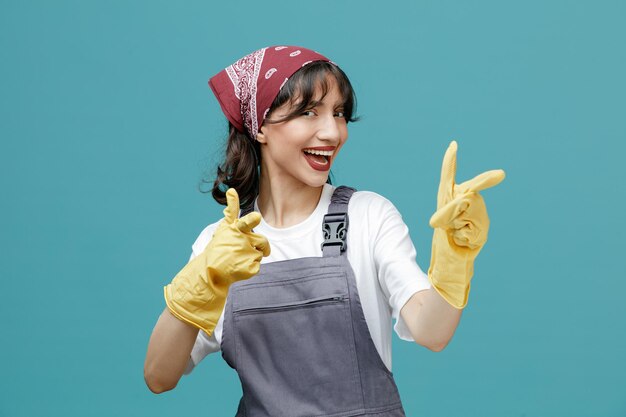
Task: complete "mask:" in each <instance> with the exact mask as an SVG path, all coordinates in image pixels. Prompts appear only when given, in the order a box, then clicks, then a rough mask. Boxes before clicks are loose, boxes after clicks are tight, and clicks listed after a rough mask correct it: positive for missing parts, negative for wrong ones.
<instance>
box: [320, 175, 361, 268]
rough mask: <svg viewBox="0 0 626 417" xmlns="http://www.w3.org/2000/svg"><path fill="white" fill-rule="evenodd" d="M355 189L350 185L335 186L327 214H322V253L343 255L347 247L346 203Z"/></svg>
mask: <svg viewBox="0 0 626 417" xmlns="http://www.w3.org/2000/svg"><path fill="white" fill-rule="evenodd" d="M355 191H356V189H354V188H352V187H347V186H345V185H340V186H339V187H337V188H335V191H334V192H333V195H332V197H331V198H330V204H329V205H328V214H326V215H325V216H324V223H323V224H322V232H323V233H324V242H322V253H323V255H324V256H325V257H328V256H342V255H343V256H345V255H346V254H347V252H346V250H347V249H348V203H349V202H350V197H352V194H353V193H354V192H355Z"/></svg>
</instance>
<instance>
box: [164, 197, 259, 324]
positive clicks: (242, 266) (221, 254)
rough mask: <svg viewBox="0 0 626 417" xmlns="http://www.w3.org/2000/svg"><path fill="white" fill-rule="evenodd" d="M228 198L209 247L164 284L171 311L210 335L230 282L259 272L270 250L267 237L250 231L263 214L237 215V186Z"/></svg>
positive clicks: (224, 300) (167, 302) (221, 308)
mask: <svg viewBox="0 0 626 417" xmlns="http://www.w3.org/2000/svg"><path fill="white" fill-rule="evenodd" d="M226 202H227V205H226V208H225V209H224V219H223V220H222V221H221V222H220V224H219V225H218V227H217V229H216V230H215V233H213V237H212V239H211V241H210V242H209V244H208V245H207V247H206V248H205V249H204V251H203V252H202V253H201V254H200V255H198V256H196V257H195V258H194V259H192V260H191V261H189V263H188V264H187V265H185V267H184V268H183V269H182V270H181V271H180V272H179V273H178V274H177V275H176V276H175V277H174V279H173V280H172V282H171V283H170V284H168V285H166V286H165V287H164V288H163V292H164V295H165V302H166V304H167V307H168V309H169V310H170V312H171V313H172V314H173V315H174V316H176V317H178V318H179V319H180V320H182V321H184V322H186V323H189V324H191V325H192V326H195V327H197V328H199V329H201V330H204V332H205V333H206V334H207V335H209V336H210V335H211V334H212V333H213V330H214V329H215V326H216V324H217V321H218V319H219V317H220V315H221V314H222V310H223V309H224V304H225V303H226V295H227V294H228V289H229V287H230V284H232V283H233V282H235V281H239V280H243V279H248V278H251V277H252V276H254V275H256V274H257V273H258V272H259V269H260V267H261V259H262V258H263V256H268V255H269V254H270V245H269V242H268V241H267V238H266V237H265V236H263V235H260V234H257V233H253V232H252V231H251V230H252V229H253V228H254V227H256V226H257V225H258V224H259V222H260V221H261V214H260V213H258V212H252V213H249V214H247V215H246V216H244V217H242V218H240V219H238V218H237V217H238V216H239V196H238V194H237V191H235V189H234V188H230V189H229V190H228V191H226Z"/></svg>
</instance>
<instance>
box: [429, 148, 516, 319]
mask: <svg viewBox="0 0 626 417" xmlns="http://www.w3.org/2000/svg"><path fill="white" fill-rule="evenodd" d="M456 151H457V143H456V141H452V142H451V143H450V146H448V149H447V151H446V154H445V155H444V158H443V164H442V167H441V182H440V184H439V191H438V194H437V211H436V212H435V213H434V214H433V215H432V217H431V218H430V225H431V227H433V228H434V229H435V231H434V234H433V245H432V254H431V261H430V267H429V269H428V277H429V278H430V281H431V283H432V285H433V287H434V288H435V289H436V290H437V292H438V293H439V294H440V295H441V296H442V297H443V298H444V299H445V300H446V301H447V302H448V303H450V304H451V305H452V306H454V307H456V308H458V309H461V308H464V307H465V305H466V304H467V299H468V296H469V289H470V280H471V279H472V275H473V274H474V259H476V256H477V255H478V253H479V252H480V250H481V249H482V247H483V246H484V244H485V243H486V242H487V235H488V232H489V217H488V216H487V207H486V206H485V201H484V200H483V198H482V196H481V195H480V194H478V192H479V191H481V190H484V189H487V188H489V187H493V186H495V185H497V184H499V183H500V182H501V181H502V180H503V179H504V177H505V174H504V171H503V170H501V169H497V170H492V171H487V172H484V173H482V174H480V175H477V176H476V177H474V178H473V179H471V180H469V181H466V182H464V183H462V184H458V185H457V184H456V183H455V179H454V177H455V175H456Z"/></svg>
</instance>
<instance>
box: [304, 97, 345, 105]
mask: <svg viewBox="0 0 626 417" xmlns="http://www.w3.org/2000/svg"><path fill="white" fill-rule="evenodd" d="M323 102H324V100H323V99H322V100H311V101H310V102H309V106H310V107H317V106H318V105H319V104H321V103H323ZM344 105H345V103H343V102H339V103H337V104H336V105H335V107H341V106H344Z"/></svg>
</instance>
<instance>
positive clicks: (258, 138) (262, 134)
mask: <svg viewBox="0 0 626 417" xmlns="http://www.w3.org/2000/svg"><path fill="white" fill-rule="evenodd" d="M266 129H267V128H266V127H265V126H261V129H259V133H257V135H256V141H257V142H259V143H267V136H265V134H266Z"/></svg>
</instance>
